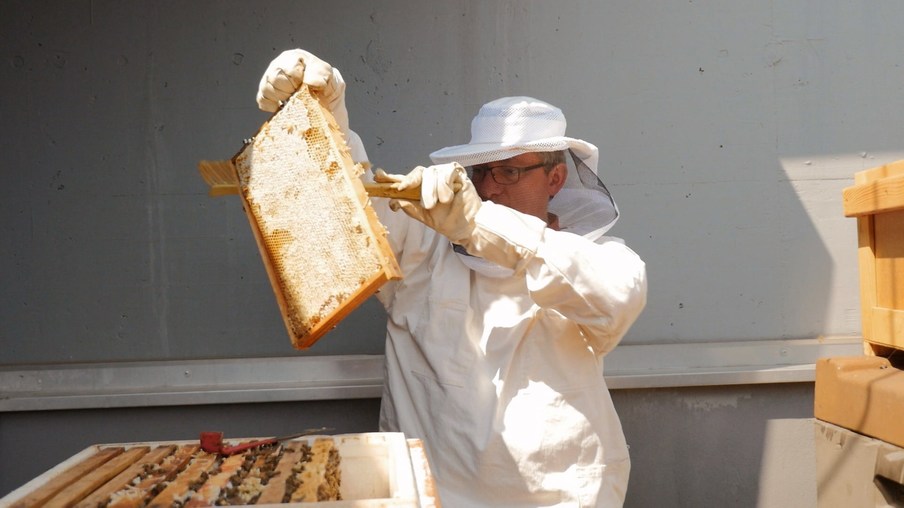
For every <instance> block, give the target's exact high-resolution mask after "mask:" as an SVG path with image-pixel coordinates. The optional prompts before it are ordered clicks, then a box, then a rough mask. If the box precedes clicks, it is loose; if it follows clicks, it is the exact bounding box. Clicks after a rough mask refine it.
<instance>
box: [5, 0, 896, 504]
mask: <svg viewBox="0 0 904 508" xmlns="http://www.w3.org/2000/svg"><path fill="white" fill-rule="evenodd" d="M901 19H904V4H902V3H900V2H893V1H879V2H845V1H840V0H830V1H823V2H805V1H789V2H783V3H769V2H761V1H754V0H743V1H736V2H729V3H725V2H715V1H706V0H704V1H693V2H686V1H663V0H660V1H655V2H641V3H638V2H594V1H561V2H539V1H530V2H529V1H501V2H489V1H478V2H468V1H430V2H424V1H413V0H410V1H404V0H386V1H379V2H355V1H351V0H348V1H336V0H329V1H305V2H290V1H284V2H273V1H262V2H252V1H238V0H231V1H219V2H214V1H192V2H177V1H153V2H151V1H128V2H125V1H120V2H116V1H87V0H86V1H25V0H22V1H10V0H0V51H2V62H0V111H2V115H0V146H3V147H4V153H5V155H6V157H5V158H4V163H3V166H4V168H3V174H4V175H6V178H5V179H4V185H2V186H0V234H2V236H3V238H4V240H3V242H2V243H0V280H2V284H0V287H2V290H0V366H5V367H6V368H18V367H21V366H26V365H31V364H52V363H58V362H115V361H121V360H178V359H195V358H211V357H219V358H235V357H249V356H256V357H268V356H288V355H346V354H380V353H382V341H383V336H382V332H381V328H382V324H383V319H384V317H383V314H382V309H381V308H379V306H378V305H377V304H376V303H375V302H374V301H369V302H368V303H367V304H365V305H364V306H363V307H362V308H361V309H359V310H358V311H356V312H355V313H354V314H352V316H351V317H350V318H349V319H347V320H346V321H345V322H343V323H342V324H341V325H340V326H339V328H337V330H335V331H334V332H332V333H331V334H330V335H328V336H327V337H326V338H325V339H324V340H321V341H320V343H318V344H317V345H316V346H314V348H312V349H311V350H309V351H307V352H302V353H300V352H296V351H294V350H292V349H291V347H290V346H289V341H288V337H287V336H286V333H285V330H284V328H283V324H282V321H281V319H280V316H279V312H278V310H277V307H276V305H275V300H274V298H273V295H272V290H271V288H270V285H269V283H268V281H267V278H266V275H265V273H264V270H263V267H262V264H261V262H260V258H259V255H258V252H257V250H256V247H255V245H254V242H253V238H252V236H251V233H250V229H249V227H248V224H247V220H246V218H245V216H244V214H243V212H242V211H241V207H240V205H239V203H238V200H237V199H236V198H233V197H223V198H217V199H212V198H209V197H207V196H206V191H207V189H206V186H205V184H204V183H203V182H202V180H201V179H200V177H199V176H198V174H197V170H196V164H197V162H198V161H199V160H201V159H225V158H228V157H230V156H232V155H233V154H234V153H235V152H236V151H237V150H238V149H239V148H240V146H241V143H242V139H243V138H245V137H248V136H249V135H251V134H253V133H254V132H255V131H256V129H257V127H258V126H259V125H260V124H261V123H262V122H263V121H264V120H265V119H266V118H267V115H265V114H264V113H262V112H260V111H258V110H257V109H256V105H255V104H254V93H255V91H256V88H257V82H258V79H259V77H260V75H261V73H262V72H263V70H264V68H265V67H266V65H267V63H268V62H269V61H270V60H271V59H272V58H273V57H274V56H276V55H277V54H278V53H279V52H280V51H281V50H283V49H286V48H291V47H304V48H307V49H309V50H311V51H312V52H314V53H316V54H318V55H320V56H322V57H323V58H324V59H326V60H327V61H329V62H331V63H333V64H335V65H336V66H338V67H339V68H340V69H342V72H343V75H344V76H345V78H346V80H347V82H348V83H349V90H348V106H349V110H350V115H351V121H352V125H353V128H355V129H356V130H357V131H358V132H359V134H361V136H362V138H363V139H364V142H365V144H366V146H367V147H368V150H369V153H370V156H371V159H372V160H373V161H374V162H375V163H376V164H377V165H379V166H381V167H384V168H386V169H387V170H390V171H404V170H405V169H406V168H409V167H411V166H413V165H416V164H423V163H426V162H427V158H426V154H428V153H429V152H430V151H432V150H434V149H437V148H440V147H442V146H445V145H448V144H454V143H460V142H464V141H467V139H468V123H469V120H470V118H471V116H472V115H473V114H474V113H475V112H476V110H477V108H478V107H479V105H480V104H482V103H484V102H486V101H488V100H491V99H493V98H496V97H498V96H501V95H516V94H526V95H533V96H536V97H539V98H542V99H545V100H548V101H550V102H552V103H554V104H556V105H558V106H560V107H561V108H562V109H563V110H564V111H565V114H566V116H567V117H568V119H569V133H570V134H571V135H573V136H575V137H581V138H585V139H588V140H590V141H592V142H594V143H596V144H598V145H599V147H600V149H601V167H602V175H603V178H604V180H605V181H606V183H607V185H608V186H609V188H610V190H611V191H612V192H613V194H614V196H615V197H616V199H617V200H618V202H619V206H620V209H621V212H622V218H621V219H620V221H619V223H618V224H617V225H616V227H615V229H614V230H613V231H612V232H613V234H615V235H617V236H621V237H623V238H625V239H626V241H627V242H628V244H629V245H630V246H632V247H633V248H634V249H635V250H636V251H637V252H638V253H640V255H641V256H642V257H644V259H645V260H646V261H647V263H648V267H649V275H650V297H649V304H648V307H647V309H646V311H645V312H644V314H643V315H642V317H641V319H640V321H639V322H638V323H637V325H636V326H635V327H634V328H633V329H632V330H631V332H630V334H629V336H628V337H627V338H626V339H625V344H626V345H643V344H654V345H655V344H682V343H701V342H735V341H751V340H754V341H759V340H776V339H798V338H812V337H817V336H835V335H851V334H857V333H859V301H858V288H857V284H858V283H857V268H856V235H855V224H854V221H853V220H852V219H845V218H844V217H843V216H842V209H841V200H840V193H841V190H842V189H843V188H844V187H845V186H848V185H851V184H852V175H853V173H854V172H855V171H858V170H861V169H865V168H869V167H873V166H876V165H879V164H882V163H885V162H890V161H893V160H897V159H904V147H902V142H901V140H902V139H904V124H902V123H901V122H900V121H899V119H900V118H901V117H902V112H904V111H902V110H904V100H902V98H901V97H902V93H901V92H902V88H904V65H902V63H904V35H902V34H901V32H900V30H899V26H898V25H899V21H900V20H901ZM654 358H655V357H654ZM652 362H653V367H654V368H655V367H661V368H667V367H668V362H669V359H668V358H667V357H662V358H659V359H654V360H652ZM789 387H790V388H789ZM3 388H4V387H0V390H3ZM811 388H812V385H810V384H806V383H801V384H793V385H774V386H770V385H762V386H749V387H748V386H735V387H717V388H705V387H701V388H682V389H677V388H672V389H652V390H619V391H616V392H615V394H614V396H615V398H616V402H617V403H618V405H619V410H620V412H621V414H622V417H623V420H624V421H625V431H626V434H628V436H629V438H630V439H632V454H633V456H634V458H635V469H634V474H633V476H632V493H631V494H630V497H629V499H630V502H631V503H632V505H633V506H651V505H659V504H660V503H658V502H657V501H661V500H662V499H677V500H678V504H679V505H682V506H699V505H701V504H705V503H702V502H700V503H698V501H700V500H707V499H714V498H715V497H714V496H717V495H718V496H734V497H718V499H731V500H735V501H736V503H732V504H737V505H741V506H745V505H747V506H752V505H756V504H757V503H759V505H760V506H767V505H773V506H781V505H782V504H783V503H781V502H774V501H773V500H772V499H771V498H770V497H769V496H775V495H785V494H787V493H789V492H791V491H793V490H794V489H792V488H788V486H787V485H785V486H781V485H778V483H781V481H785V482H786V483H787V482H789V481H792V480H793V481H797V482H801V483H802V484H804V486H800V487H798V488H797V491H798V492H802V493H803V494H802V495H804V494H806V495H810V494H812V491H811V490H810V486H809V483H807V482H809V479H808V478H809V472H808V471H803V472H798V473H797V474H796V475H786V476H785V478H784V480H781V481H780V479H776V478H779V477H778V476H776V472H777V471H779V472H780V471H781V470H782V464H786V466H785V467H787V464H793V465H798V466H800V465H801V464H803V465H804V466H803V467H807V466H806V465H807V464H809V462H808V459H807V458H806V457H807V455H806V453H809V452H806V450H804V451H803V452H802V453H797V454H795V455H794V457H796V458H795V459H794V460H793V461H792V460H791V457H790V456H787V457H782V456H781V454H776V453H777V452H776V451H775V450H781V449H785V450H793V449H794V447H795V446H805V445H801V444H799V439H798V438H799V436H800V428H801V425H806V419H807V418H808V417H809V416H810V415H811V414H812V411H811V407H812V400H811V397H810V396H809V390H810V389H811ZM700 390H702V391H703V393H702V394H701V393H700V392H698V391H700ZM710 390H713V391H714V392H710ZM0 395H2V394H0ZM701 396H702V397H703V399H702V400H703V402H699V401H700V400H701V399H700V398H699V397H701ZM710 399H711V400H710ZM713 401H714V402H713ZM720 401H721V402H720ZM298 404H299V406H298V407H305V406H306V405H307V404H311V403H310V402H306V403H298ZM336 404H338V406H327V407H326V411H324V412H323V414H324V415H328V416H324V417H323V418H322V420H323V421H327V422H329V421H335V420H336V419H341V415H342V413H343V412H346V411H360V412H361V413H362V416H361V418H362V420H360V421H361V424H360V425H359V424H355V425H352V426H350V427H354V429H358V428H362V427H366V426H367V425H373V426H374V427H375V421H374V422H373V423H372V424H366V423H364V422H365V421H368V420H367V418H373V414H372V413H373V411H374V409H373V406H372V405H368V404H372V402H368V403H364V402H362V401H361V400H351V401H345V402H342V403H340V402H336ZM362 404H363V405H362ZM217 407H219V406H208V407H207V408H205V407H203V406H199V407H195V408H191V409H184V410H180V411H179V413H180V414H182V411H185V412H186V413H185V414H193V415H203V418H202V417H201V416H195V417H193V418H198V420H191V421H190V422H188V423H186V425H184V426H180V427H179V429H175V428H173V429H172V432H166V433H158V432H150V431H149V429H152V428H156V427H157V426H158V422H163V421H166V419H167V418H169V417H170V415H172V414H173V413H172V411H171V410H167V409H166V408H158V409H156V410H151V409H147V410H145V412H141V410H139V409H120V410H115V409H111V410H106V411H112V413H107V412H104V411H103V410H97V411H98V412H96V413H95V412H93V411H94V410H92V411H85V412H79V411H75V412H71V411H43V412H41V411H37V412H22V413H2V414H0V462H2V463H3V464H5V465H4V466H3V467H4V469H2V470H0V471H3V476H2V477H0V483H2V486H0V493H2V492H5V491H7V490H9V489H10V488H12V487H14V486H15V485H16V484H17V483H18V482H19V481H20V480H21V479H22V478H23V475H22V474H21V472H22V471H25V468H22V469H20V470H19V469H17V470H16V471H17V472H16V476H11V475H12V474H13V473H9V472H8V471H11V470H13V469H14V467H15V466H14V465H12V464H17V463H20V462H21V461H22V459H21V458H19V452H16V453H15V455H14V454H13V452H11V451H10V450H15V449H17V448H16V447H15V446H12V447H10V446H9V444H10V443H19V442H20V441H21V440H23V439H25V438H28V439H29V440H30V441H33V439H34V438H35V437H39V436H40V433H39V432H38V431H39V430H41V429H50V430H54V431H58V432H56V433H57V434H66V429H78V432H73V433H69V435H68V436H67V438H68V441H67V443H68V444H67V445H66V446H67V447H68V448H67V453H56V455H55V457H54V459H53V460H56V459H58V458H60V457H63V458H65V457H66V456H68V455H69V454H70V453H69V452H70V451H73V450H78V449H81V448H82V447H84V445H85V444H86V443H88V442H91V441H90V440H91V439H95V440H96V439H101V438H102V439H103V440H105V441H106V440H108V438H107V437H106V436H110V438H112V439H117V440H118V439H122V440H129V441H133V440H149V439H155V438H156V437H157V436H160V437H165V438H168V439H175V438H179V437H182V436H183V435H193V433H195V432H196V430H197V426H198V425H196V424H195V423H196V422H198V421H201V420H203V421H206V418H209V417H211V415H213V414H216V410H215V408H217ZM237 407H240V409H238V410H237V413H236V414H240V415H241V414H244V416H239V417H237V418H239V419H240V420H242V421H248V422H250V421H253V420H256V418H255V417H254V416H253V415H255V414H258V413H255V411H258V410H261V408H260V407H257V406H256V405H249V406H248V407H245V406H237ZM287 407H291V404H290V405H288V406H279V407H267V408H265V409H263V410H261V413H260V414H261V415H263V416H262V417H261V418H260V421H261V422H272V421H275V420H278V419H279V418H280V416H279V415H280V414H282V413H283V411H284V410H285V408H287ZM339 408H343V409H339ZM348 408H353V409H348ZM292 411H297V410H296V409H293V410H292ZM136 415H140V417H138V416H136ZM119 418H123V420H122V423H114V422H116V421H118V420H119ZM95 419H97V421H103V422H105V424H106V425H108V426H110V427H111V428H112V427H118V428H120V429H130V430H131V432H128V431H121V432H118V433H116V434H112V433H106V432H105V433H92V432H83V431H85V429H90V428H95V426H94V422H95ZM136 422H140V423H136ZM270 425H273V424H272V423H271V424H270ZM258 428H259V427H256V426H255V425H251V424H250V423H249V424H248V425H247V426H242V427H241V428H236V429H235V431H236V432H241V433H253V434H258V435H259V434H261V433H265V432H263V431H262V432H257V430H258ZM768 429H772V431H771V432H767V430H768ZM273 430H274V431H275V430H277V429H273ZM75 433H79V434H84V439H79V438H75V437H74V436H73V434H75ZM164 434H166V435H165V436H164ZM175 434H179V435H175ZM809 436H810V434H809V432H808V433H807V438H808V439H809ZM41 442H42V443H43V442H44V441H41ZM93 442H96V441H93ZM703 451H706V452H707V453H702V452H703ZM51 453H52V452H51V451H48V452H47V455H46V456H45V458H46V457H49V456H50V454H51ZM54 453H55V452H54ZM715 457H718V458H715ZM764 457H765V458H764ZM783 460H784V461H786V462H783ZM787 461H791V462H787ZM48 463H52V462H51V461H50V459H47V460H44V461H43V462H42V464H43V465H46V464H48ZM43 465H38V464H37V463H35V466H34V467H32V468H31V471H30V472H29V473H28V474H32V473H33V472H35V471H37V470H39V469H40V468H41V467H43ZM751 474H754V475H757V476H756V478H751V477H750V475H751ZM779 476H780V475H779ZM24 477H28V476H27V475H24ZM709 479H712V481H710V480H709ZM648 482H649V483H648ZM770 482H778V483H770ZM717 488H718V492H717V491H716V490H715V489H717ZM788 495H790V494H788ZM807 499H809V500H812V496H811V497H809V498H807ZM717 504H718V503H717ZM726 504H727V503H726ZM795 505H801V504H795ZM803 505H806V503H803Z"/></svg>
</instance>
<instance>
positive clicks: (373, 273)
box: [232, 86, 401, 349]
mask: <svg viewBox="0 0 904 508" xmlns="http://www.w3.org/2000/svg"><path fill="white" fill-rule="evenodd" d="M232 162H233V165H234V167H235V170H236V173H237V177H238V182H239V186H240V190H241V192H240V194H241V197H242V201H243V205H244V209H245V212H246V213H247V215H248V219H249V221H250V223H251V229H252V231H253V232H254V236H255V238H256V240H257V244H258V247H259V248H260V252H261V256H262V258H263V261H264V265H265V267H266V269H267V274H268V275H269V277H270V282H271V284H272V285H273V289H274V292H275V294H276V299H277V302H278V304H279V308H280V311H281V312H282V315H283V319H284V321H285V324H286V328H287V329H288V331H289V335H290V338H291V340H292V344H293V346H294V347H295V348H297V349H305V348H308V347H310V346H311V345H313V344H314V343H315V342H316V341H317V340H318V339H320V337H322V336H323V334H325V333H326V332H328V331H329V330H331V329H332V328H333V327H335V326H336V324H337V323H338V322H339V321H340V320H341V319H343V318H344V317H345V316H346V315H348V313H350V312H351V311H352V310H354V309H355V308H356V307H357V306H358V305H359V304H361V303H362V302H363V301H364V300H366V299H367V298H368V297H370V296H371V295H372V294H373V293H375V292H376V291H377V290H378V289H379V288H380V287H381V286H382V285H383V284H384V283H385V282H387V281H389V280H392V279H398V278H400V277H401V271H400V269H399V266H398V263H397V262H396V259H395V257H394V256H393V254H392V251H391V249H390V247H389V243H388V242H387V240H386V231H385V229H384V228H383V226H382V224H380V222H379V220H378V219H377V216H376V214H375V213H374V211H373V209H372V208H371V206H370V202H369V198H368V195H367V193H366V192H365V190H364V186H363V184H362V182H361V180H360V175H361V173H362V172H363V169H362V168H361V166H360V165H356V164H354V163H353V162H352V160H351V155H350V152H349V149H348V147H347V145H346V143H345V140H344V139H343V135H342V133H341V132H340V131H339V128H338V126H337V124H336V122H335V120H334V118H333V117H332V115H331V114H330V113H329V111H328V110H326V109H325V108H323V107H322V106H321V105H320V103H319V102H318V101H317V99H315V98H314V97H313V96H312V95H311V94H310V92H309V91H308V89H307V87H306V86H302V88H301V89H300V90H299V91H298V92H296V93H295V94H294V95H293V96H292V97H291V98H290V99H289V100H288V102H286V104H285V105H284V106H283V107H282V108H281V109H280V110H279V111H278V112H277V113H276V114H275V115H273V117H272V118H271V119H270V120H269V121H267V122H266V123H265V124H264V125H263V126H262V127H261V129H260V130H259V131H258V133H257V135H255V136H254V138H253V140H252V141H251V142H249V143H247V144H246V145H245V146H244V147H243V148H242V149H241V150H240V151H239V153H238V154H236V155H235V157H233V159H232Z"/></svg>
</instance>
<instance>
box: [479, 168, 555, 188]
mask: <svg viewBox="0 0 904 508" xmlns="http://www.w3.org/2000/svg"><path fill="white" fill-rule="evenodd" d="M547 165H548V164H546V163H545V162H541V163H540V164H534V165H533V166H528V167H526V168H517V167H514V166H493V167H491V168H488V167H486V166H471V167H469V168H468V176H469V177H470V178H471V180H473V181H475V182H479V181H481V180H483V177H485V176H486V174H487V173H489V174H491V175H493V181H495V182H496V183H498V184H499V185H514V184H516V183H518V180H520V179H521V174H522V173H525V172H527V171H530V170H532V169H537V168H542V167H546V166H547Z"/></svg>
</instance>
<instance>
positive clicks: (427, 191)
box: [258, 50, 646, 508]
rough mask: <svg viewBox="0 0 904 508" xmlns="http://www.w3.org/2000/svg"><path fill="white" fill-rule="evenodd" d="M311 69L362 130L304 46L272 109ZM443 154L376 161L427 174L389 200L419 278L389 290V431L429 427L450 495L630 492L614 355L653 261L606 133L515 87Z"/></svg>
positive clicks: (612, 497)
mask: <svg viewBox="0 0 904 508" xmlns="http://www.w3.org/2000/svg"><path fill="white" fill-rule="evenodd" d="M301 82H305V83H307V84H308V85H309V86H310V87H311V88H312V89H313V90H314V91H315V93H317V94H319V98H320V100H321V101H322V102H323V103H324V104H326V105H328V106H329V107H330V109H331V110H332V112H333V114H334V115H335V116H336V117H337V120H338V121H339V123H340V124H341V125H342V127H343V129H346V131H347V128H348V116H347V113H346V110H345V105H344V93H345V84H344V82H343V81H342V77H341V74H340V73H339V71H338V70H336V69H335V68H333V67H331V66H330V65H328V64H326V63H325V62H323V61H322V60H320V59H318V58H316V57H315V56H313V55H311V54H310V53H307V52H305V51H303V50H290V51H287V52H284V53H283V54H281V55H280V56H279V57H277V58H276V59H275V60H274V61H273V62H272V63H271V64H270V66H269V68H268V69H267V71H266V73H265V74H264V76H263V78H262V79H261V85H260V89H259V92H258V104H259V106H260V107H261V109H264V110H266V111H275V110H276V109H277V107H278V105H279V102H280V101H282V100H285V99H286V98H288V96H289V95H290V94H291V93H292V92H293V91H294V90H295V89H296V88H297V87H298V86H299V84H300V83H301ZM347 135H348V140H349V143H350V145H351V146H352V152H353V155H354V157H355V159H356V160H357V161H359V162H363V161H366V160H367V155H366V153H365V151H364V149H363V146H362V144H361V141H360V138H358V136H357V135H356V134H355V133H354V132H352V131H347ZM430 157H431V159H432V160H433V163H434V164H436V165H434V166H430V167H417V168H415V169H414V170H412V171H411V172H409V173H408V174H407V175H403V176H398V175H386V174H384V173H382V172H380V171H378V172H377V174H376V175H373V178H374V179H375V180H377V181H384V182H394V183H396V186H397V187H399V188H407V187H412V186H417V185H420V188H421V200H420V202H417V201H400V200H385V199H375V200H374V203H373V205H374V208H375V209H376V211H377V213H378V215H379V217H380V220H381V222H382V223H383V224H384V225H385V226H386V228H387V229H388V231H389V242H390V244H391V246H392V249H393V251H394V252H395V255H396V256H397V258H398V261H399V264H400V266H401V268H402V273H403V275H404V279H403V280H400V281H394V282H390V283H388V284H387V285H386V286H384V287H383V289H382V290H381V291H380V293H379V294H378V297H379V299H380V301H381V302H382V303H383V304H384V305H385V307H386V311H387V313H388V323H387V335H386V367H385V371H386V372H385V384H384V388H383V400H382V407H381V411H380V429H381V430H382V431H401V432H403V433H404V434H405V435H406V436H407V437H417V438H421V439H422V440H423V442H424V443H425V445H426V447H427V450H428V454H429V460H430V466H431V468H432V470H433V473H434V475H435V479H436V482H437V484H438V487H439V493H440V498H441V500H442V503H443V504H444V505H445V506H448V507H453V508H454V507H479V506H487V507H502V506H525V507H526V506H621V505H622V503H623V502H624V498H625V490H626V488H627V484H628V473H629V469H630V462H629V458H628V448H627V446H626V444H625V438H624V434H623V433H622V428H621V424H620V423H619V419H618V416H617V415H616V413H615V408H614V407H613V405H612V400H611V398H610V396H609V392H608V388H607V386H606V382H605V380H604V379H603V357H604V356H605V355H606V353H608V352H609V351H612V349H613V348H614V347H615V346H616V344H618V342H619V340H621V338H622V337H623V336H624V335H625V333H626V332H627V331H628V328H629V327H630V326H631V324H632V323H633V322H634V321H635V319H636V318H637V316H638V315H639V314H640V312H641V309H642V308H643V307H644V304H645V302H646V273H645V267H644V263H643V261H641V259H640V258H639V257H638V256H637V255H636V254H635V253H634V252H633V251H631V249H629V248H628V247H626V246H625V245H624V242H622V241H621V240H619V239H617V238H613V237H607V236H604V234H605V233H606V231H607V230H608V229H609V228H610V227H612V225H613V224H614V223H615V220H616V219H617V217H618V209H617V208H616V206H615V203H614V201H613V200H612V198H611V196H610V194H609V192H608V191H607V190H606V188H605V187H604V186H603V184H602V182H601V181H600V179H599V178H598V176H597V160H598V152H597V148H596V147H595V146H594V145H592V144H590V143H587V142H585V141H581V140H579V139H574V138H570V137H566V136H565V118H564V116H563V114H562V112H561V111H560V110H559V109H558V108H556V107H554V106H551V105H550V104H547V103H545V102H542V101H539V100H536V99H532V98H529V97H506V98H502V99H499V100H496V101H492V102H490V103H488V104H486V105H484V106H483V107H482V108H480V111H479V112H478V113H477V116H476V117H475V118H474V120H473V122H472V124H471V141H470V142H469V143H467V144H464V145H458V146H450V147H447V148H443V149H441V150H438V151H436V152H433V153H432V154H430ZM466 168H467V169H466ZM368 177H370V175H368ZM398 210H401V211H403V212H405V213H393V212H394V211H398ZM411 218H414V219H416V220H411Z"/></svg>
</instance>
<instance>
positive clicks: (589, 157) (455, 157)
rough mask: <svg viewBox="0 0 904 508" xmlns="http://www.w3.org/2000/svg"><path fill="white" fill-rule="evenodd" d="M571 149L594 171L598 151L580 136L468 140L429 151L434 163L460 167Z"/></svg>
mask: <svg viewBox="0 0 904 508" xmlns="http://www.w3.org/2000/svg"><path fill="white" fill-rule="evenodd" d="M568 149H571V150H573V151H574V152H575V153H576V154H577V155H578V157H580V158H581V160H583V161H584V164H586V165H587V167H589V168H590V169H591V170H593V172H594V173H596V164H597V160H598V157H599V150H597V148H596V146H594V145H593V144H591V143H588V142H586V141H583V140H580V139H574V138H569V137H566V136H556V137H553V138H545V139H538V140H536V141H531V142H529V143H518V144H513V145H504V144H501V143H473V144H472V143H468V144H465V145H456V146H447V147H446V148H442V149H440V150H437V151H435V152H433V153H431V154H430V159H431V160H432V161H433V163H434V164H445V163H449V162H457V163H459V164H461V165H462V166H475V165H477V164H486V163H488V162H495V161H501V160H505V159H510V158H512V157H516V156H518V155H521V154H524V153H530V152H555V151H558V150H568Z"/></svg>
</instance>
